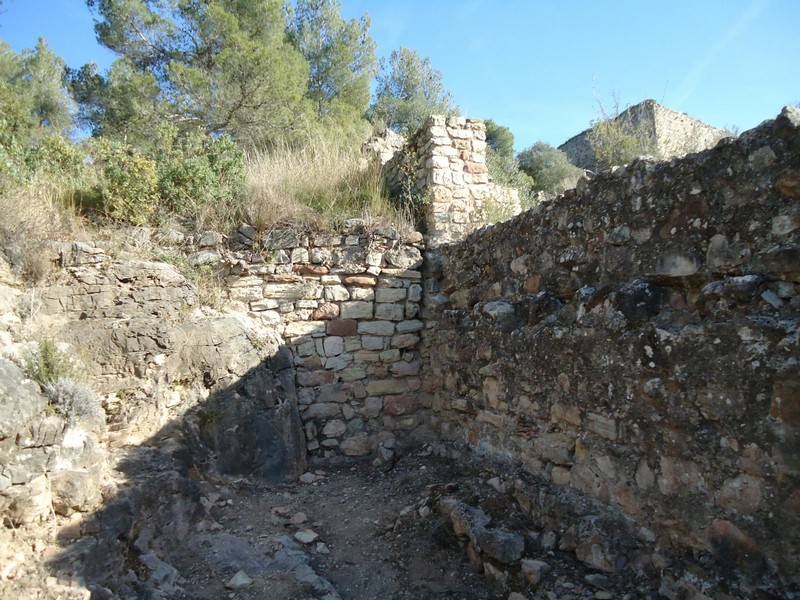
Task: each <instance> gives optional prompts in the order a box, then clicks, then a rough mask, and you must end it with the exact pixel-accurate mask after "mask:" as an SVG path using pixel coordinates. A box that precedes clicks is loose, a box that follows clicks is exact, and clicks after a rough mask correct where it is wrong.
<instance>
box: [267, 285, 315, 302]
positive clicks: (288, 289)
mask: <svg viewBox="0 0 800 600" xmlns="http://www.w3.org/2000/svg"><path fill="white" fill-rule="evenodd" d="M316 289H317V286H316V285H315V284H312V283H303V282H298V283H267V284H265V285H264V294H263V297H264V298H270V299H276V300H300V299H304V298H305V299H308V298H315V297H316Z"/></svg>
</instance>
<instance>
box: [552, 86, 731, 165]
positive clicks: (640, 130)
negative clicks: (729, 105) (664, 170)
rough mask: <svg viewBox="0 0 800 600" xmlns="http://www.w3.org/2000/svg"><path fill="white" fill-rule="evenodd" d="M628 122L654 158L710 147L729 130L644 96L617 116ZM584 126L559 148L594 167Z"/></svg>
mask: <svg viewBox="0 0 800 600" xmlns="http://www.w3.org/2000/svg"><path fill="white" fill-rule="evenodd" d="M617 119H618V120H619V121H621V122H623V123H626V124H629V125H630V126H631V128H632V129H633V131H636V132H637V134H638V135H641V136H643V137H644V138H645V139H646V140H647V142H648V143H649V144H650V146H651V148H652V154H653V155H654V156H655V157H656V158H660V159H670V158H675V157H681V156H685V155H686V154H689V153H691V152H700V151H702V150H705V149H706V148H711V147H712V146H713V145H714V144H716V143H717V142H719V141H720V140H721V139H723V138H725V137H728V136H729V135H730V134H729V133H728V132H726V131H723V130H722V129H717V128H716V127H712V126H711V125H707V124H706V123H703V122H702V121H698V120H697V119H693V118H692V117H690V116H689V115H686V114H684V113H679V112H676V111H674V110H670V109H669V108H666V107H664V106H661V105H660V104H658V103H657V102H656V101H655V100H645V101H644V102H640V103H639V104H636V105H634V106H631V107H630V108H628V109H626V110H625V111H623V112H622V113H620V115H619V116H618V117H617ZM590 131H591V130H590V129H587V130H586V131H583V132H581V133H579V134H578V135H576V136H573V137H571V138H570V139H568V140H567V141H566V142H564V143H563V144H561V145H560V146H559V147H558V149H559V150H562V151H563V152H564V153H565V154H566V155H567V157H569V160H570V161H571V162H572V164H574V165H577V166H579V167H581V168H582V169H590V170H593V171H594V170H596V169H597V162H596V160H595V156H594V150H593V149H592V144H591V143H590V141H589V132H590Z"/></svg>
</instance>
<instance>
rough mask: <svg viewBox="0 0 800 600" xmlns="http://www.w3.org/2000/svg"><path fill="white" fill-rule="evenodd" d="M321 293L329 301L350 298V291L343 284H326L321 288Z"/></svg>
mask: <svg viewBox="0 0 800 600" xmlns="http://www.w3.org/2000/svg"><path fill="white" fill-rule="evenodd" d="M323 295H324V298H325V300H328V301H329V302H342V301H345V300H349V299H350V292H349V291H347V288H346V287H344V286H343V285H326V286H325V287H324V288H323Z"/></svg>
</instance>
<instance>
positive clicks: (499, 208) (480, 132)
mask: <svg viewBox="0 0 800 600" xmlns="http://www.w3.org/2000/svg"><path fill="white" fill-rule="evenodd" d="M386 170H387V175H388V178H389V180H390V182H392V184H393V187H394V188H395V190H396V192H397V193H399V194H401V195H403V196H405V197H407V198H410V197H416V198H417V201H418V202H422V203H423V204H424V229H425V233H426V239H427V242H428V245H429V247H432V248H435V247H436V246H439V245H440V244H443V243H448V242H451V241H454V240H459V239H462V238H463V237H464V236H465V235H466V234H467V233H469V232H471V231H473V230H475V229H477V228H478V227H480V226H481V225H484V224H486V223H487V222H495V221H499V220H503V219H506V218H509V217H511V216H513V215H515V214H518V213H519V212H520V210H521V207H520V201H519V193H518V192H517V190H514V189H510V188H504V187H502V186H499V185H497V184H495V183H494V182H492V181H491V177H490V176H489V169H488V168H487V166H486V126H485V124H484V123H483V121H480V120H475V119H466V118H464V117H449V118H448V117H444V116H433V117H431V118H430V119H428V121H427V122H426V123H425V125H424V126H423V127H422V129H420V130H419V131H418V132H417V133H416V134H414V135H413V136H412V137H411V138H410V139H409V140H408V142H407V143H406V145H405V146H404V147H403V149H402V150H401V151H399V152H398V153H397V154H396V155H395V158H394V159H393V160H391V161H389V163H388V164H387V165H386Z"/></svg>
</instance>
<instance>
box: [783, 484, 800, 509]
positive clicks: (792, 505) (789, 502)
mask: <svg viewBox="0 0 800 600" xmlns="http://www.w3.org/2000/svg"><path fill="white" fill-rule="evenodd" d="M783 508H785V509H786V510H788V511H789V512H792V513H794V514H796V515H800V488H796V489H795V490H794V491H793V492H792V493H791V494H789V497H788V498H786V500H784V501H783Z"/></svg>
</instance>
